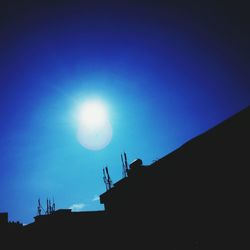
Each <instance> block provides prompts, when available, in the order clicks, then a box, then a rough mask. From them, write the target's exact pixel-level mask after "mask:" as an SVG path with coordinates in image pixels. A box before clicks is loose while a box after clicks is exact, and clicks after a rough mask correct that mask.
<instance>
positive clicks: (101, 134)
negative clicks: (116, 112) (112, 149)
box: [77, 100, 112, 150]
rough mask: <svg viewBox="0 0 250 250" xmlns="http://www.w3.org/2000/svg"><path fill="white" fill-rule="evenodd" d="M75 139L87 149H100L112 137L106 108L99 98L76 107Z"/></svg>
mask: <svg viewBox="0 0 250 250" xmlns="http://www.w3.org/2000/svg"><path fill="white" fill-rule="evenodd" d="M77 121H78V130H77V139H78V141H79V143H80V144H81V145H82V146H84V147H85V148H87V149H89V150H101V149H103V148H105V147H106V146H107V145H108V144H109V143H110V142H111V139H112V126H111V123H110V121H109V114H108V109H107V107H106V105H105V104H104V102H102V101H100V100H88V101H85V102H83V103H82V104H81V105H79V107H78V111H77Z"/></svg>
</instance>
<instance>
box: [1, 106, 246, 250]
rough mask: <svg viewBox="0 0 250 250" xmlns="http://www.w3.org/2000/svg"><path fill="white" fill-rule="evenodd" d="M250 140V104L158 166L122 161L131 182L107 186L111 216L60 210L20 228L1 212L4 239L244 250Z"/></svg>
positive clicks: (92, 245) (30, 243)
mask: <svg viewBox="0 0 250 250" xmlns="http://www.w3.org/2000/svg"><path fill="white" fill-rule="evenodd" d="M249 141H250V107H247V108H245V109H244V110H242V111H240V112H239V113H237V114H235V115H234V116H232V117H230V118H229V119H227V120H225V121H223V122H222V123H220V124H218V125H217V126H215V127H213V128H211V129H210V130H208V131H207V132H205V133H203V134H201V135H199V136H197V137H195V138H194V139H192V140H190V141H188V142H187V143H185V144H184V145H182V146H181V147H180V148H178V149H177V150H175V151H173V152H172V153H170V154H168V155H166V156H164V157H163V158H161V159H159V160H157V161H155V162H154V163H152V164H151V165H148V166H145V165H143V162H142V160H140V159H137V160H135V161H134V162H132V163H131V164H129V165H128V164H127V160H126V155H124V157H123V156H122V157H121V158H122V162H123V170H124V172H123V173H124V175H123V176H124V178H122V179H121V180H120V181H118V182H116V183H114V184H112V182H111V180H109V182H107V183H106V182H105V184H107V185H106V191H105V192H104V193H103V194H101V195H100V202H101V203H102V204H104V207H105V210H104V211H86V212H72V211H71V210H70V209H58V210H55V211H52V212H51V213H49V214H45V215H42V214H39V215H37V216H35V217H34V219H35V221H34V222H33V223H31V224H28V225H26V226H23V227H22V226H21V225H20V224H18V223H17V224H15V227H13V228H14V230H9V229H8V225H9V224H10V223H8V217H7V216H8V215H7V213H2V214H0V229H1V235H4V237H5V239H7V238H9V239H11V240H12V239H13V240H15V243H16V241H18V243H19V244H24V246H25V247H26V248H27V247H30V248H32V247H34V245H36V244H39V246H41V247H46V246H48V244H49V246H54V247H57V248H60V247H74V246H83V247H90V249H91V248H92V249H95V248H97V247H103V248H106V247H108V248H111V249H113V248H114V249H119V248H131V249H134V248H140V249H141V248H143V247H151V248H152V249H158V248H162V249H228V248H231V249H239V248H241V247H242V246H245V244H246V243H247V236H246V234H247V233H246V231H245V226H247V225H246V217H247V215H248V213H249V205H248V199H247V197H248V192H249V180H248V174H247V173H248V168H249V147H248V145H249ZM104 176H105V177H106V178H107V179H110V176H109V173H108V170H107V169H104ZM106 181H107V180H106ZM17 225H18V226H17Z"/></svg>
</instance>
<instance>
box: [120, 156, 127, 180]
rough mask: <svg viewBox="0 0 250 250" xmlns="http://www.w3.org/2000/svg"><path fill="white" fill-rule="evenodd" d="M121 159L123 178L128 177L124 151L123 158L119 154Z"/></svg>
mask: <svg viewBox="0 0 250 250" xmlns="http://www.w3.org/2000/svg"><path fill="white" fill-rule="evenodd" d="M121 160H122V176H123V178H125V177H128V161H127V155H126V153H124V158H123V155H122V154H121Z"/></svg>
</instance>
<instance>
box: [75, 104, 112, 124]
mask: <svg viewBox="0 0 250 250" xmlns="http://www.w3.org/2000/svg"><path fill="white" fill-rule="evenodd" d="M107 120H108V113H107V109H106V107H105V105H104V104H103V103H102V102H101V101H99V100H93V101H88V102H86V103H83V104H82V105H81V107H80V108H79V122H80V124H81V125H83V126H86V127H89V128H96V127H100V126H102V125H103V124H105V123H106V121H107Z"/></svg>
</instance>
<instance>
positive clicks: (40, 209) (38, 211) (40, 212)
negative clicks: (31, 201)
mask: <svg viewBox="0 0 250 250" xmlns="http://www.w3.org/2000/svg"><path fill="white" fill-rule="evenodd" d="M41 214H42V206H41V202H40V198H39V199H38V206H37V215H38V216H40V215H41Z"/></svg>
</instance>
